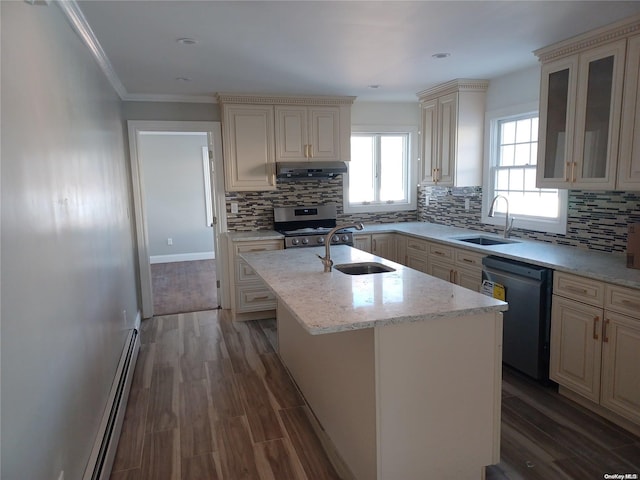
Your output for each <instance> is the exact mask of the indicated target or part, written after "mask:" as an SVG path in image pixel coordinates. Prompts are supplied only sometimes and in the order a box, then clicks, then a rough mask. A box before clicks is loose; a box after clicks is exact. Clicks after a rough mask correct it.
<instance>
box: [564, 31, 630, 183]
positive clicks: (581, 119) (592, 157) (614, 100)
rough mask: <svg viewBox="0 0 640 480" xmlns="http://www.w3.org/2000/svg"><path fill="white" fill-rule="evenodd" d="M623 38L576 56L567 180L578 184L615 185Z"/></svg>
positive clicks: (624, 43)
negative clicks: (572, 138)
mask: <svg viewBox="0 0 640 480" xmlns="http://www.w3.org/2000/svg"><path fill="white" fill-rule="evenodd" d="M625 46H626V42H625V41H624V40H623V41H621V42H616V43H613V44H610V45H605V46H603V47H601V48H596V49H593V50H591V51H589V52H587V53H583V54H582V55H581V56H580V66H579V68H580V70H579V73H578V89H577V95H578V97H577V101H576V131H575V143H574V152H573V154H574V158H573V164H572V166H571V180H572V182H573V183H575V184H578V185H580V186H582V187H589V186H594V187H596V188H603V189H604V188H607V189H613V188H615V180H616V179H615V171H616V170H615V167H616V164H617V160H618V138H619V136H620V116H621V109H622V81H623V77H624V51H625Z"/></svg>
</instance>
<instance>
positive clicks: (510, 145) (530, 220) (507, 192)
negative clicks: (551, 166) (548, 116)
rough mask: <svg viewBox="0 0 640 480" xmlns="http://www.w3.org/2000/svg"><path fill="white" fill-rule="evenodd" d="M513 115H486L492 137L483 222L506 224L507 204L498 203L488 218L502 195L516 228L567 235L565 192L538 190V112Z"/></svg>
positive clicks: (489, 144)
mask: <svg viewBox="0 0 640 480" xmlns="http://www.w3.org/2000/svg"><path fill="white" fill-rule="evenodd" d="M535 108H537V106H535ZM516 110H517V109H516ZM521 111H523V110H521ZM510 113H511V114H509V113H507V112H500V113H493V114H488V115H487V123H488V128H487V131H488V132H489V135H490V138H489V141H488V142H487V144H488V152H487V158H488V161H487V164H488V168H486V176H487V178H486V185H487V188H486V193H485V194H484V195H483V209H482V219H483V222H485V223H489V224H494V225H504V222H505V219H504V215H505V213H506V209H507V205H506V203H507V202H504V201H501V200H498V201H497V203H496V204H495V212H496V215H495V216H494V217H493V218H491V217H489V216H488V211H489V208H490V206H491V202H492V200H493V198H494V197H495V196H496V195H502V196H504V197H506V198H508V200H509V216H510V217H511V216H512V217H513V218H515V221H514V227H515V228H525V229H528V230H538V231H543V232H552V233H566V223H567V192H566V190H562V191H560V190H557V189H551V188H536V168H537V167H536V165H537V159H538V113H537V111H529V112H527V113H513V112H510Z"/></svg>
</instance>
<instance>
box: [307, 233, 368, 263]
mask: <svg viewBox="0 0 640 480" xmlns="http://www.w3.org/2000/svg"><path fill="white" fill-rule="evenodd" d="M343 228H355V229H356V230H362V229H363V228H364V225H363V224H362V223H354V224H352V225H338V226H336V227H334V228H332V229H331V230H329V233H327V235H326V236H325V238H324V248H325V254H324V257H321V256H320V255H318V258H319V259H320V260H322V264H323V265H324V271H325V273H326V272H330V271H331V267H333V260H331V251H330V250H331V238H332V237H333V234H334V233H336V232H337V231H338V230H341V229H343Z"/></svg>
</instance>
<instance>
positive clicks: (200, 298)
mask: <svg viewBox="0 0 640 480" xmlns="http://www.w3.org/2000/svg"><path fill="white" fill-rule="evenodd" d="M216 279H217V276H216V264H215V260H194V261H190V262H171V263H155V264H152V265H151V282H152V288H153V313H154V316H158V315H173V314H177V313H187V312H197V311H203V310H213V309H216V308H218V298H217V293H216Z"/></svg>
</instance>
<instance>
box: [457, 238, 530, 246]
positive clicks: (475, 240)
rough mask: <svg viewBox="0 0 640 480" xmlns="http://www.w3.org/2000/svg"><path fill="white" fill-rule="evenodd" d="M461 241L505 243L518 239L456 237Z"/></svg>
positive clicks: (492, 243) (514, 241)
mask: <svg viewBox="0 0 640 480" xmlns="http://www.w3.org/2000/svg"><path fill="white" fill-rule="evenodd" d="M456 240H459V241H461V242H467V243H475V244H476V245H504V244H506V243H518V242H517V241H516V240H503V239H500V238H491V237H481V236H480V237H468V238H456Z"/></svg>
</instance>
